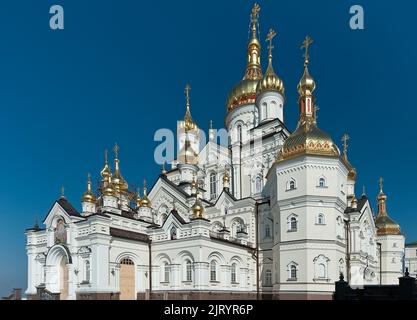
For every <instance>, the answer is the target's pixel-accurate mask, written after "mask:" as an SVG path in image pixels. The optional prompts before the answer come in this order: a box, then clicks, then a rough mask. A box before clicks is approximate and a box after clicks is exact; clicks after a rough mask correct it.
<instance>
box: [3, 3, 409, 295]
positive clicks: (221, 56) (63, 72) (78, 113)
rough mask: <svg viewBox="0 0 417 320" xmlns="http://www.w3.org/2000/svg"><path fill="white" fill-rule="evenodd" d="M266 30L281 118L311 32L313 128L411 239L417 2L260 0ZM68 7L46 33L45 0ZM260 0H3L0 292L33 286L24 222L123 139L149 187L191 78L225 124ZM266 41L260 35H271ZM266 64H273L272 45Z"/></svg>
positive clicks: (289, 120)
mask: <svg viewBox="0 0 417 320" xmlns="http://www.w3.org/2000/svg"><path fill="white" fill-rule="evenodd" d="M259 3H260V5H261V7H262V9H261V13H260V27H261V36H262V38H263V39H264V38H265V36H266V33H267V31H268V29H269V28H270V27H273V28H274V29H275V30H276V31H277V33H278V35H277V37H276V39H275V50H274V67H275V70H276V72H277V73H278V74H279V75H280V76H281V78H282V79H283V80H284V83H285V86H286V94H287V103H286V106H285V119H286V124H287V126H288V127H289V128H290V129H291V130H293V129H294V128H295V125H296V121H297V114H298V107H297V103H296V101H297V91H296V85H297V83H298V80H299V78H300V77H301V74H302V63H303V59H302V56H301V55H302V52H301V51H300V49H299V47H300V43H301V42H302V40H303V39H304V37H305V35H307V34H309V35H310V36H311V37H312V38H313V39H314V40H315V42H314V44H313V46H312V48H311V50H310V54H311V59H310V71H311V74H312V75H313V76H314V77H315V80H316V82H317V89H316V92H315V94H316V97H317V99H318V104H319V106H320V111H319V126H320V127H321V128H322V129H324V130H325V131H327V132H328V133H330V134H331V136H332V137H333V139H334V140H335V141H336V142H338V143H339V144H341V143H340V137H341V136H342V135H343V133H345V132H347V133H348V134H349V135H350V137H351V140H350V147H349V157H350V160H351V162H352V164H353V165H354V166H355V167H356V168H357V170H358V182H357V193H358V194H359V195H360V193H361V189H362V185H363V184H365V185H366V190H367V194H368V195H369V197H370V198H371V200H372V201H373V204H374V208H375V201H374V200H375V197H376V194H377V192H378V178H379V176H383V177H384V179H385V188H384V189H385V191H386V193H387V195H388V209H389V213H390V215H391V216H392V217H393V218H394V219H395V220H397V221H398V222H399V223H400V224H401V227H402V230H403V232H404V233H405V235H406V236H407V240H408V241H411V240H416V239H417V219H416V218H415V215H416V214H417V213H416V210H415V206H414V202H413V201H411V200H412V199H415V195H416V193H417V171H416V170H414V168H413V166H412V165H413V164H414V163H415V157H416V150H415V146H416V142H415V140H416V138H417V134H416V124H415V121H416V120H415V119H416V118H417V111H416V103H415V101H414V92H415V88H414V86H415V85H416V82H415V74H416V70H417V59H416V56H417V42H416V41H414V39H415V38H416V33H417V20H416V19H415V17H414V13H415V12H416V10H417V3H415V2H411V1H405V0H402V1H396V2H395V5H394V4H392V3H385V2H382V1H363V0H361V1H354V2H353V1H334V0H326V1H325V0H317V1H311V0H310V1H303V0H300V1H290V0H282V1H271V0H270V1H259ZM53 4H60V5H62V6H63V7H64V10H65V30H62V31H52V30H51V29H49V17H50V15H49V8H50V6H51V5H53ZM353 4H361V5H363V7H364V9H365V29H364V30H360V31H353V30H351V29H350V28H349V19H350V15H349V8H350V6H351V5H353ZM252 5H253V1H242V0H240V1H237V0H236V1H220V0H212V1H204V2H203V1H191V0H183V1H162V0H154V1H147V2H142V1H133V0H132V1H128V0H119V1H110V0H100V1H99V0H97V1H96V0H94V1H93V0H89V1H81V0H71V1H65V0H54V1H35V0H31V1H29V0H22V1H11V0H8V1H1V2H0V30H2V32H0V41H1V50H0V139H1V146H2V148H1V149H2V152H1V154H2V156H1V157H0V168H1V174H2V183H1V185H0V217H1V221H2V223H3V227H2V228H1V232H0V252H1V260H0V261H1V262H0V295H5V294H7V293H8V292H9V291H10V290H11V288H13V287H22V288H25V289H26V272H27V271H26V256H25V236H24V230H25V229H26V228H28V227H30V226H32V225H33V223H34V217H35V215H37V216H39V217H40V219H42V218H43V217H44V216H45V215H46V213H47V211H48V209H49V208H50V206H51V204H52V203H53V201H54V200H55V199H56V198H57V197H58V196H59V193H60V186H61V185H62V184H64V185H65V186H66V196H67V198H68V199H69V200H70V201H71V202H72V203H73V204H74V205H75V206H76V207H77V208H80V201H79V200H80V197H81V194H82V192H83V191H84V190H85V180H86V174H87V172H91V173H92V174H93V179H96V178H97V177H98V173H99V171H100V169H101V167H102V165H103V150H104V149H105V148H109V149H111V148H112V146H113V144H114V143H115V142H116V141H117V142H118V143H119V145H120V158H121V168H122V173H123V175H124V177H125V178H126V179H127V180H128V181H129V182H130V183H132V184H136V185H139V184H140V183H141V181H142V180H143V178H146V179H147V180H148V181H149V182H150V183H151V184H152V183H153V182H154V180H155V177H156V174H157V173H159V171H160V168H159V166H158V165H157V164H155V162H154V160H153V151H154V148H155V147H156V145H157V143H156V142H154V141H153V135H154V132H155V130H157V129H159V128H172V129H175V126H176V120H177V119H180V118H182V117H183V114H184V94H183V92H184V86H185V84H186V83H187V82H189V83H190V84H191V87H192V91H191V108H192V114H193V117H194V118H195V119H196V120H197V122H198V123H199V125H200V126H201V127H202V128H203V129H207V127H208V124H209V120H210V119H212V120H213V121H214V125H215V127H221V126H223V124H224V116H225V100H226V96H227V93H228V91H229V90H230V89H231V88H232V87H233V85H234V84H235V83H237V82H238V81H239V80H240V79H241V77H242V76H243V72H244V66H245V57H246V43H247V37H248V24H249V12H250V8H251V7H252ZM263 39H262V43H263V44H265V42H264V41H263ZM262 50H263V56H262V63H263V67H264V69H265V68H266V58H267V54H266V51H267V49H266V45H264V46H263V48H262Z"/></svg>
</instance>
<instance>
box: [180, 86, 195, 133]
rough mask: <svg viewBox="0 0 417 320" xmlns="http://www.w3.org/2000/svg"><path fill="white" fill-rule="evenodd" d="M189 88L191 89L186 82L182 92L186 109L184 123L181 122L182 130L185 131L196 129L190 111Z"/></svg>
mask: <svg viewBox="0 0 417 320" xmlns="http://www.w3.org/2000/svg"><path fill="white" fill-rule="evenodd" d="M190 90H191V87H190V85H189V84H188V83H187V85H186V86H185V90H184V93H185V101H186V103H185V107H186V110H185V116H184V124H183V127H184V130H185V131H186V132H188V131H191V130H196V129H198V127H197V124H196V123H195V122H194V120H193V118H192V116H191V111H190Z"/></svg>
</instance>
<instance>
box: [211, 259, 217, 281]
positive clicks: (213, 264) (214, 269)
mask: <svg viewBox="0 0 417 320" xmlns="http://www.w3.org/2000/svg"><path fill="white" fill-rule="evenodd" d="M210 281H217V263H216V261H214V260H213V261H211V262H210Z"/></svg>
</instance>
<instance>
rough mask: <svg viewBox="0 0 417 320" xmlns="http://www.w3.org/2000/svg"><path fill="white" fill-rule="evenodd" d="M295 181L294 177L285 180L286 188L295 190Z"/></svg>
mask: <svg viewBox="0 0 417 320" xmlns="http://www.w3.org/2000/svg"><path fill="white" fill-rule="evenodd" d="M296 187H297V186H296V183H295V180H294V179H291V180H290V181H287V190H295V189H296Z"/></svg>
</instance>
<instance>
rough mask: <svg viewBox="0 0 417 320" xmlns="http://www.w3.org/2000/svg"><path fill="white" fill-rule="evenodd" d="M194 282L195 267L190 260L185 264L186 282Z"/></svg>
mask: <svg viewBox="0 0 417 320" xmlns="http://www.w3.org/2000/svg"><path fill="white" fill-rule="evenodd" d="M192 280H193V265H192V263H191V261H190V260H187V262H186V263H185V281H192Z"/></svg>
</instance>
